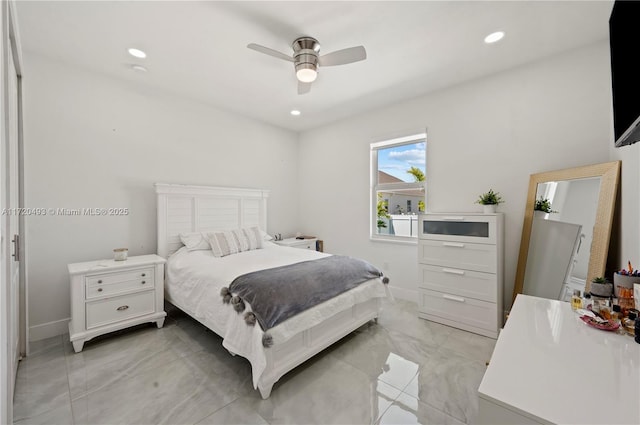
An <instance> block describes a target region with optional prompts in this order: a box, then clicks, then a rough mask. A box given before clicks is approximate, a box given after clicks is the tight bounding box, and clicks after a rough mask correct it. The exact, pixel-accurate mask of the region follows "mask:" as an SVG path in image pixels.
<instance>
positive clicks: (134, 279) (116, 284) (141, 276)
mask: <svg viewBox="0 0 640 425" xmlns="http://www.w3.org/2000/svg"><path fill="white" fill-rule="evenodd" d="M98 282H102V283H98ZM153 286H154V274H153V269H144V270H136V271H135V272H126V273H119V274H115V275H108V276H100V277H90V278H87V282H86V283H85V299H87V300H91V299H95V298H104V297H107V296H112V295H118V294H124V293H127V292H132V291H135V290H142V289H147V288H153Z"/></svg>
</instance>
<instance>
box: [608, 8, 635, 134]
mask: <svg viewBox="0 0 640 425" xmlns="http://www.w3.org/2000/svg"><path fill="white" fill-rule="evenodd" d="M609 44H610V48H611V83H612V89H613V90H612V91H613V130H614V134H615V145H616V147H620V146H625V145H631V144H633V143H636V142H638V141H640V67H638V66H637V65H636V63H637V62H638V58H640V1H631V0H626V1H624V0H623V1H621V0H617V1H616V2H615V3H614V5H613V9H612V11H611V17H610V18H609Z"/></svg>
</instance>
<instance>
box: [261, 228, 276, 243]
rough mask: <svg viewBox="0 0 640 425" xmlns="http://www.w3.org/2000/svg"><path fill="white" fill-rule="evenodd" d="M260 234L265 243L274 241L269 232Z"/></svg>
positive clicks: (262, 231)
mask: <svg viewBox="0 0 640 425" xmlns="http://www.w3.org/2000/svg"><path fill="white" fill-rule="evenodd" d="M260 234H261V235H262V239H263V240H265V241H272V240H273V236H271V235H270V234H268V233H267V232H265V231H264V230H262V229H261V230H260Z"/></svg>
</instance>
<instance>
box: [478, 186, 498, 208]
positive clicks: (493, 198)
mask: <svg viewBox="0 0 640 425" xmlns="http://www.w3.org/2000/svg"><path fill="white" fill-rule="evenodd" d="M503 202H504V201H503V200H502V197H501V196H500V193H499V192H494V191H493V189H489V191H488V192H485V193H483V194H482V195H480V196H479V197H478V200H477V201H476V204H480V205H482V207H483V209H484V212H485V214H490V213H494V212H496V207H497V206H498V205H499V204H502V203H503Z"/></svg>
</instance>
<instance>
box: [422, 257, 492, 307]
mask: <svg viewBox="0 0 640 425" xmlns="http://www.w3.org/2000/svg"><path fill="white" fill-rule="evenodd" d="M420 272H421V274H422V281H421V282H420V287H421V288H425V289H431V290H434V291H439V292H447V293H450V294H454V295H460V296H463V297H470V298H475V299H478V300H483V301H490V302H496V301H497V292H498V291H497V285H498V277H497V276H496V275H495V274H493V273H483V272H476V271H473V270H462V269H456V268H451V267H440V266H432V265H425V264H420Z"/></svg>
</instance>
